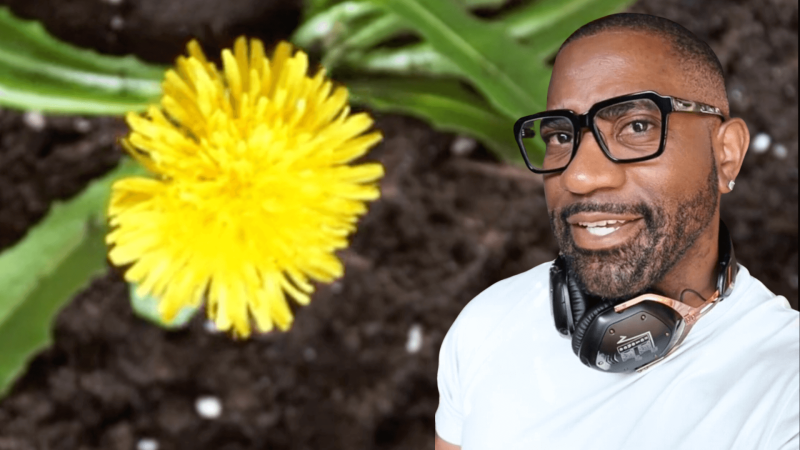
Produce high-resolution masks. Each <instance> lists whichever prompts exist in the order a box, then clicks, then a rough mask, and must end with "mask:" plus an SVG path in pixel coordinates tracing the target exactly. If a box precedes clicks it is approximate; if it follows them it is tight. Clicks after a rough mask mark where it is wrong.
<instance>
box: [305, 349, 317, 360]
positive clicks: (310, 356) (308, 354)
mask: <svg viewBox="0 0 800 450" xmlns="http://www.w3.org/2000/svg"><path fill="white" fill-rule="evenodd" d="M303 358H304V359H305V360H306V361H308V362H311V361H314V360H315V359H317V351H316V350H314V349H313V348H312V347H306V349H305V350H303Z"/></svg>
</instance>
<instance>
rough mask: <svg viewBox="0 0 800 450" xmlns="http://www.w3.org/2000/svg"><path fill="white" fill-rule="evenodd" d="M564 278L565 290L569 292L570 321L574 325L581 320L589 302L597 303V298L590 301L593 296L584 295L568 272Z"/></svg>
mask: <svg viewBox="0 0 800 450" xmlns="http://www.w3.org/2000/svg"><path fill="white" fill-rule="evenodd" d="M565 278H566V280H567V283H566V284H567V292H569V307H570V308H571V313H572V323H573V324H574V325H573V327H574V326H576V324H577V323H578V322H580V321H581V318H583V315H584V314H586V310H587V309H588V308H589V305H590V302H591V304H592V305H594V304H596V303H597V299H594V301H592V299H593V297H590V296H588V295H586V294H585V293H584V292H583V291H582V290H581V287H580V286H579V285H578V282H577V281H575V279H574V278H573V277H571V276H569V272H565ZM573 333H574V331H573Z"/></svg>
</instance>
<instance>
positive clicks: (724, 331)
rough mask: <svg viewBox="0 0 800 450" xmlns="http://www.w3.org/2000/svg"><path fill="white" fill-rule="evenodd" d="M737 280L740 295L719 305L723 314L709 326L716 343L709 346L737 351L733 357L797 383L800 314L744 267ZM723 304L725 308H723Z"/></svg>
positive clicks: (799, 360) (735, 294)
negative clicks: (749, 359) (744, 357)
mask: <svg viewBox="0 0 800 450" xmlns="http://www.w3.org/2000/svg"><path fill="white" fill-rule="evenodd" d="M740 278H742V282H743V283H742V284H743V286H741V288H742V289H741V291H739V292H737V291H736V289H735V290H734V294H733V295H732V296H731V297H732V298H730V299H726V300H724V301H723V302H722V304H721V305H720V306H724V307H727V310H723V311H722V312H723V314H722V315H721V317H719V320H716V322H715V323H713V324H712V326H711V328H713V329H715V334H717V335H718V337H719V338H720V339H713V340H710V341H709V343H712V342H716V343H718V344H721V345H724V346H725V347H727V348H731V349H737V350H738V352H737V353H739V354H741V355H750V356H751V357H752V358H754V360H755V361H754V363H755V362H757V363H758V365H759V366H761V367H762V368H767V367H770V368H771V371H773V372H774V373H775V374H782V375H788V374H794V379H797V378H798V373H800V367H799V366H798V363H799V362H800V353H799V352H800V339H798V338H800V313H798V312H797V311H796V310H794V309H792V308H791V306H790V305H789V302H788V300H786V298H785V297H783V296H781V295H775V294H774V293H772V292H771V291H770V290H769V289H768V288H767V287H765V286H764V284H763V283H761V282H760V281H759V280H758V279H756V278H755V277H752V276H751V275H750V274H749V272H748V271H747V269H745V268H744V267H742V268H741V272H740ZM737 284H738V281H737ZM739 287H740V286H736V288H737V289H738V288H739ZM726 302H729V304H728V305H725V303H726ZM713 313H714V311H711V313H709V319H712V320H713V319H714V316H711V314H713ZM703 320H705V319H703ZM699 323H700V324H701V323H702V320H701V321H700V322H699Z"/></svg>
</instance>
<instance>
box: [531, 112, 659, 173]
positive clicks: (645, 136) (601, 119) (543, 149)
mask: <svg viewBox="0 0 800 450" xmlns="http://www.w3.org/2000/svg"><path fill="white" fill-rule="evenodd" d="M594 126H595V129H596V131H597V135H598V136H599V138H600V139H601V140H602V142H603V144H604V145H605V147H606V149H607V150H608V153H609V154H610V155H611V156H612V157H614V158H616V159H617V160H620V161H625V160H631V159H637V158H643V157H647V156H652V155H654V154H656V153H657V152H658V150H659V147H660V146H661V136H662V133H661V128H662V118H661V110H660V109H659V108H658V105H656V104H655V103H654V102H653V101H652V100H649V99H639V100H630V101H626V102H621V103H615V104H613V105H609V106H607V107H605V108H603V109H601V110H599V111H597V114H595V116H594ZM575 135H576V130H575V129H574V127H573V124H572V121H571V120H569V119H567V118H566V117H559V116H553V117H541V118H538V119H534V120H529V121H528V122H525V123H524V124H523V125H522V136H521V138H522V142H523V144H524V147H525V152H526V154H527V155H528V159H529V160H530V161H531V163H532V164H533V166H534V167H536V168H537V169H541V170H558V169H563V168H565V167H566V166H567V165H568V164H569V162H570V160H571V158H572V154H573V150H574V146H575Z"/></svg>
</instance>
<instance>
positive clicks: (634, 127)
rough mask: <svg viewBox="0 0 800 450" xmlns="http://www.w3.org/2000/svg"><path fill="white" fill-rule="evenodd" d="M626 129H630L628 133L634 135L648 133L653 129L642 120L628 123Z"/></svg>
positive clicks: (648, 123) (651, 125)
mask: <svg viewBox="0 0 800 450" xmlns="http://www.w3.org/2000/svg"><path fill="white" fill-rule="evenodd" d="M628 127H629V128H630V131H632V132H634V133H644V132H646V131H650V130H651V129H652V128H653V124H651V123H650V122H646V121H644V120H636V121H634V122H631V123H629V124H628Z"/></svg>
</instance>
